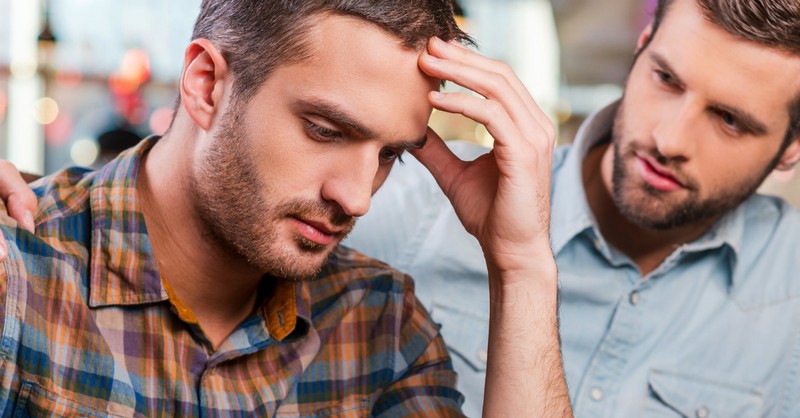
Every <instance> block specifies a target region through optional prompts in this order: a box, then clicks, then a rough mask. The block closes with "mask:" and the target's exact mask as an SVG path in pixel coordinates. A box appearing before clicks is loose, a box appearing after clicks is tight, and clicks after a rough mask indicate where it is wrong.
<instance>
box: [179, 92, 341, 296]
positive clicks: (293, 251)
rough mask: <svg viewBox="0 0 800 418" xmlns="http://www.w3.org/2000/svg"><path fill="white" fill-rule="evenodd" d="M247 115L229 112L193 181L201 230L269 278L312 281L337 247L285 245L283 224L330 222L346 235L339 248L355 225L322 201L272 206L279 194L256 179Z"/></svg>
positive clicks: (295, 237) (295, 241) (295, 239)
mask: <svg viewBox="0 0 800 418" xmlns="http://www.w3.org/2000/svg"><path fill="white" fill-rule="evenodd" d="M243 114H244V112H243V111H240V110H239V109H238V106H231V107H230V108H229V110H228V112H227V113H226V114H225V115H224V116H223V117H222V120H221V122H220V123H221V125H220V127H221V129H220V130H219V133H218V134H217V135H216V137H215V138H214V143H213V144H212V145H211V146H210V147H209V152H208V153H207V154H206V155H205V156H204V157H203V160H202V161H200V162H199V163H198V165H197V167H198V169H197V170H196V172H195V173H194V174H195V175H194V176H193V177H192V179H191V184H190V187H191V193H192V195H193V200H194V203H195V207H196V214H197V216H198V218H199V221H200V225H203V226H204V227H205V231H206V234H207V237H208V238H209V239H210V240H212V241H214V243H215V244H216V245H217V246H219V247H221V248H223V249H224V250H226V252H227V253H229V254H231V255H232V256H233V257H234V258H238V259H241V260H243V261H244V262H246V263H248V264H250V265H252V266H254V267H256V268H258V269H259V270H261V271H263V272H264V273H265V274H267V275H270V276H273V277H275V278H279V279H286V280H293V281H300V280H310V279H313V278H314V277H315V276H317V274H318V273H319V272H320V270H321V269H322V267H323V266H324V265H325V263H326V261H327V260H328V257H329V256H330V253H331V252H332V251H333V249H334V247H335V245H322V244H319V243H317V242H314V241H311V240H309V239H307V238H305V237H303V236H301V235H299V234H297V233H292V234H291V235H292V236H291V237H290V238H289V239H287V238H286V237H285V235H286V234H285V233H284V234H282V233H281V232H280V228H279V227H280V225H281V223H284V222H287V221H288V220H289V219H290V218H292V217H295V218H298V219H328V220H329V221H330V223H331V224H333V225H334V226H337V227H340V228H342V229H343V230H344V231H343V232H342V233H341V234H339V235H338V236H337V237H336V238H337V243H338V242H340V241H341V240H342V239H344V237H345V236H346V235H347V234H348V233H349V232H350V230H352V228H353V226H354V225H355V219H354V218H352V217H350V216H347V215H345V214H343V213H341V211H340V210H337V209H336V208H334V207H332V205H330V204H327V203H325V202H322V201H309V200H304V199H293V200H289V201H283V202H281V201H276V202H270V201H269V197H270V196H274V194H275V193H274V191H273V190H272V188H271V187H270V186H269V185H266V184H263V182H262V181H261V179H260V178H259V177H258V175H257V172H258V171H257V166H256V163H255V162H254V161H253V159H252V157H251V154H250V152H251V150H250V149H249V145H250V139H249V137H248V135H247V133H246V132H245V130H244V128H243V126H244V121H243V120H242V119H243ZM287 175H291V174H290V173H287ZM276 200H279V199H276Z"/></svg>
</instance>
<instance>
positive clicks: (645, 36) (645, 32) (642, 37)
mask: <svg viewBox="0 0 800 418" xmlns="http://www.w3.org/2000/svg"><path fill="white" fill-rule="evenodd" d="M652 35H653V22H650V23H648V24H647V26H645V27H644V29H642V33H640V34H639V39H638V40H637V41H636V52H637V53H638V52H639V50H641V49H642V47H643V46H644V44H646V43H647V41H648V40H650V37H651V36H652Z"/></svg>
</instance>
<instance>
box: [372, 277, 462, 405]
mask: <svg viewBox="0 0 800 418" xmlns="http://www.w3.org/2000/svg"><path fill="white" fill-rule="evenodd" d="M408 283H409V284H408V285H407V288H406V291H405V292H404V303H403V321H402V324H403V325H402V329H401V332H400V335H399V339H398V343H397V344H398V346H397V350H396V352H395V363H396V365H397V366H396V370H401V372H400V373H399V375H398V376H397V377H396V380H395V381H394V383H393V384H392V385H390V386H389V387H388V388H387V389H386V390H384V391H383V392H382V393H381V394H380V396H379V397H378V399H377V401H376V402H375V404H374V405H373V408H372V416H377V417H462V416H464V415H463V413H462V412H461V405H462V404H463V402H464V397H463V395H462V394H461V393H460V392H459V391H458V390H457V389H456V379H457V378H456V373H455V371H453V366H452V362H451V360H450V356H449V354H448V352H447V348H446V346H445V344H444V341H443V340H442V337H441V335H440V334H439V331H438V329H439V327H438V326H437V325H436V324H435V323H433V321H432V320H431V318H430V316H428V313H427V312H426V311H425V310H424V309H422V307H421V305H420V303H419V300H417V299H416V297H414V293H413V284H411V281H410V280H409V282H408ZM403 365H407V366H405V367H402V366H403Z"/></svg>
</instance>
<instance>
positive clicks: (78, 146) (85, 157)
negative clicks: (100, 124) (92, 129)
mask: <svg viewBox="0 0 800 418" xmlns="http://www.w3.org/2000/svg"><path fill="white" fill-rule="evenodd" d="M99 152H100V150H99V149H98V147H97V142H95V141H94V140H93V139H79V140H77V141H75V143H74V144H72V148H70V150H69V155H70V157H71V158H72V162H74V163H75V164H77V165H79V166H82V167H88V166H90V165H92V164H94V162H95V161H96V160H97V155H98V154H99Z"/></svg>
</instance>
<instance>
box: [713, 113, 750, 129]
mask: <svg viewBox="0 0 800 418" xmlns="http://www.w3.org/2000/svg"><path fill="white" fill-rule="evenodd" d="M717 117H719V119H720V121H721V122H722V124H723V125H724V126H725V127H726V128H728V129H730V130H733V131H734V132H736V133H737V134H743V133H746V132H744V129H742V126H741V125H740V124H739V121H738V120H737V119H736V117H735V116H733V115H732V114H730V113H728V112H725V111H720V112H717ZM726 119H730V120H731V121H732V123H728V122H726Z"/></svg>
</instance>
